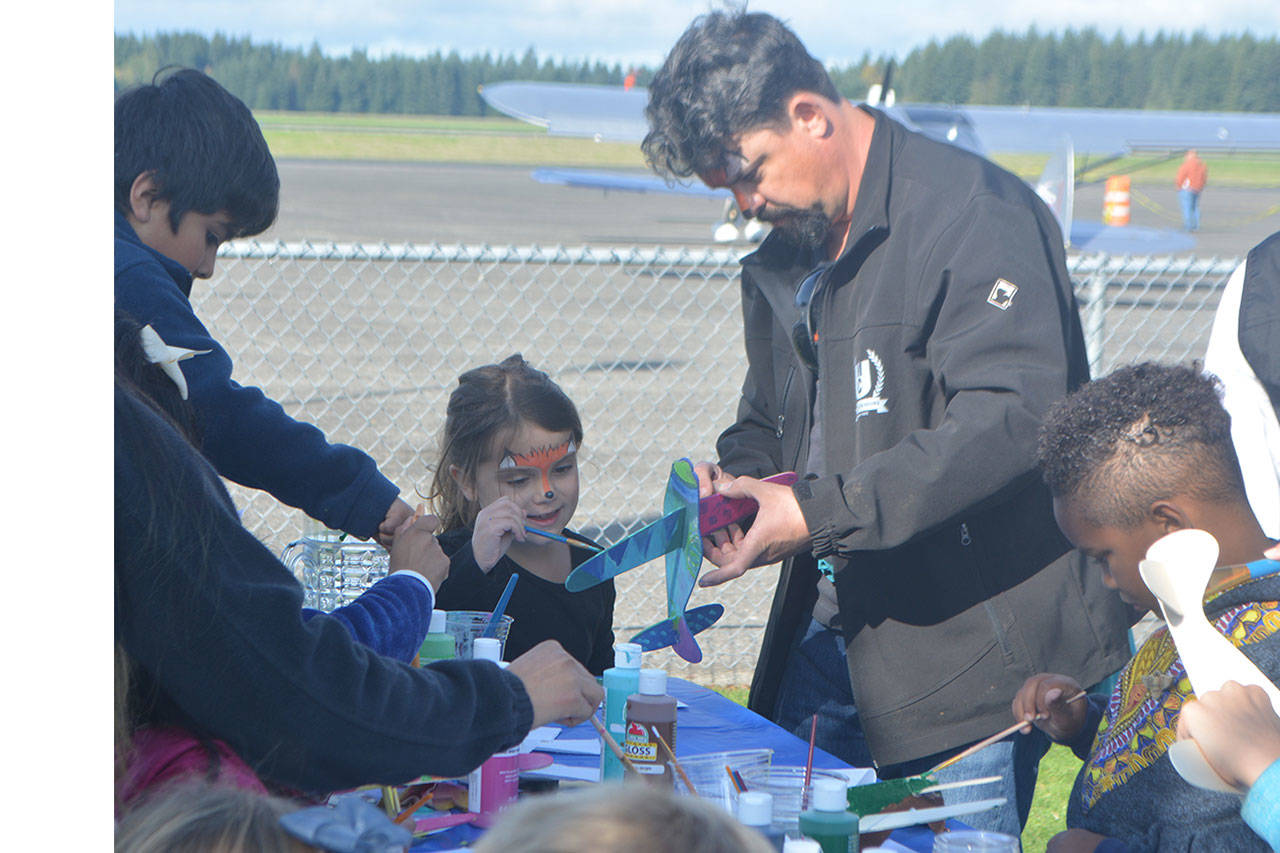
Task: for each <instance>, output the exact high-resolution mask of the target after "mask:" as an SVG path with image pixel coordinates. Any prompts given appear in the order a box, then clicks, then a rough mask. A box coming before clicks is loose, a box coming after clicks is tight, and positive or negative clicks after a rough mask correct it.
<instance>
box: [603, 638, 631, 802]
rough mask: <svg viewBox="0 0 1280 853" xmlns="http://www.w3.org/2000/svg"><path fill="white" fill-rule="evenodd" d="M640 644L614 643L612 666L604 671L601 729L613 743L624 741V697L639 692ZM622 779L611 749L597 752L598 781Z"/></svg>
mask: <svg viewBox="0 0 1280 853" xmlns="http://www.w3.org/2000/svg"><path fill="white" fill-rule="evenodd" d="M640 652H641V648H640V644H639V643H614V644H613V667H612V668H610V669H606V670H605V671H604V678H603V679H602V681H603V683H604V728H605V731H607V732H608V733H609V734H610V735H611V736H612V737H613V739H614V740H616V741H617V742H618V743H623V742H624V741H626V739H627V734H626V726H625V721H626V718H627V697H628V696H630V695H631V694H632V693H639V692H640ZM621 778H622V762H621V761H619V760H618V756H616V755H614V754H613V750H611V749H602V750H600V780H601V781H602V782H608V781H610V780H615V779H621Z"/></svg>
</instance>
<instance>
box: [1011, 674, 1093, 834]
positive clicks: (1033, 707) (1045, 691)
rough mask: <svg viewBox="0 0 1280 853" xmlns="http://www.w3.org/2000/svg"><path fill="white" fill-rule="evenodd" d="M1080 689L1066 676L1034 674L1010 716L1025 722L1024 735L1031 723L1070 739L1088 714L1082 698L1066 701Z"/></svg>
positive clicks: (1059, 738)
mask: <svg viewBox="0 0 1280 853" xmlns="http://www.w3.org/2000/svg"><path fill="white" fill-rule="evenodd" d="M1079 692H1080V685H1079V683H1077V682H1076V680H1075V679H1074V678H1072V677H1071V676H1069V675H1054V674H1052V673H1048V672H1042V673H1040V674H1039V675H1033V676H1031V677H1030V678H1028V679H1027V680H1026V682H1025V683H1024V684H1023V685H1022V688H1021V689H1020V690H1019V691H1018V695H1017V696H1014V697H1013V718H1014V719H1015V720H1026V721H1027V725H1026V726H1023V728H1022V731H1023V733H1024V734H1028V733H1030V732H1031V724H1032V723H1034V724H1035V726H1036V728H1038V729H1040V730H1041V731H1043V732H1044V733H1045V734H1047V735H1048V736H1049V737H1050V738H1052V739H1053V740H1055V741H1059V742H1061V741H1069V740H1071V739H1072V738H1074V737H1075V736H1076V735H1078V734H1079V733H1080V729H1081V728H1083V727H1084V721H1085V718H1086V717H1087V716H1088V713H1089V707H1088V702H1086V701H1085V700H1084V699H1077V700H1076V701H1074V702H1068V701H1067V700H1068V699H1070V698H1071V697H1073V696H1075V695H1077V694H1078V693H1079ZM1089 849H1091V850H1092V849H1093V848H1089Z"/></svg>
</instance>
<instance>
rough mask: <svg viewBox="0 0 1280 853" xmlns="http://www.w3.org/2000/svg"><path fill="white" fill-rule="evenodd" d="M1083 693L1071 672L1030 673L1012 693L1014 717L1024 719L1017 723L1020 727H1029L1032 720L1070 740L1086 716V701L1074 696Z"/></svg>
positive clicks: (1049, 732)
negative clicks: (1015, 693)
mask: <svg viewBox="0 0 1280 853" xmlns="http://www.w3.org/2000/svg"><path fill="white" fill-rule="evenodd" d="M1083 694H1084V690H1082V689H1081V686H1080V684H1079V683H1078V682H1077V681H1076V680H1075V679H1074V678H1071V677H1070V676H1067V675H1054V674H1052V673H1040V674H1039V675H1033V676H1031V677H1030V678H1028V679H1027V680H1026V682H1025V683H1023V685H1022V688H1021V689H1019V690H1018V694H1017V695H1016V696H1014V697H1013V704H1012V711H1013V718H1014V719H1015V720H1023V721H1024V723H1023V726H1022V727H1020V728H1022V730H1023V731H1030V730H1031V729H1030V726H1031V725H1032V724H1034V725H1035V726H1036V728H1038V729H1040V730H1041V731H1043V732H1044V733H1045V734H1047V735H1048V736H1049V737H1050V738H1051V739H1053V740H1055V741H1058V742H1063V741H1069V740H1072V739H1073V738H1075V736H1076V735H1078V734H1079V733H1080V729H1081V728H1082V727H1083V726H1084V724H1085V718H1086V717H1087V716H1088V711H1089V707H1088V703H1086V702H1081V701H1079V700H1078V698H1077V697H1080V696H1083Z"/></svg>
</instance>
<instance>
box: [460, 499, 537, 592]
mask: <svg viewBox="0 0 1280 853" xmlns="http://www.w3.org/2000/svg"><path fill="white" fill-rule="evenodd" d="M526 520H527V517H526V515H525V512H524V510H522V509H521V508H520V505H519V504H517V503H516V502H515V501H513V500H512V499H511V498H508V497H501V498H498V499H497V500H496V501H494V502H493V503H491V504H489V505H488V506H487V507H485V508H484V509H482V510H480V512H479V513H478V514H477V515H476V523H475V529H474V530H473V531H472V533H471V552H472V554H473V555H474V556H475V558H476V564H477V565H478V566H480V571H482V572H485V573H488V571H489V570H490V569H492V568H493V567H494V566H496V565H498V561H499V560H501V559H502V555H503V554H505V553H507V549H508V548H510V547H511V543H512V541H513V540H518V541H520V542H523V541H524V540H525V535H526V534H525V530H524V523H525V521H526Z"/></svg>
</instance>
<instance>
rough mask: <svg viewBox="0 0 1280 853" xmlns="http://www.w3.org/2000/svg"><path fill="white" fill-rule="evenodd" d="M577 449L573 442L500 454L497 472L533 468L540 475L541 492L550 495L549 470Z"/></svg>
mask: <svg viewBox="0 0 1280 853" xmlns="http://www.w3.org/2000/svg"><path fill="white" fill-rule="evenodd" d="M577 449H578V447H577V445H576V444H574V442H573V440H572V439H570V440H569V441H566V442H564V443H563V444H557V445H555V446H554V447H552V446H547V447H535V448H533V449H532V450H530V451H529V452H528V453H513V452H512V451H510V450H507V451H505V452H504V453H503V454H502V460H501V461H500V462H499V463H498V470H499V471H502V470H504V469H507V468H533V469H535V470H537V471H539V472H540V473H541V474H542V491H543V492H544V493H546V494H548V495H549V494H551V469H552V467H554V466H555V465H556V463H558V462H559V461H560V460H561V459H564V458H565V457H566V456H568V455H569V454H570V453H573V452H575V451H577Z"/></svg>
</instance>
